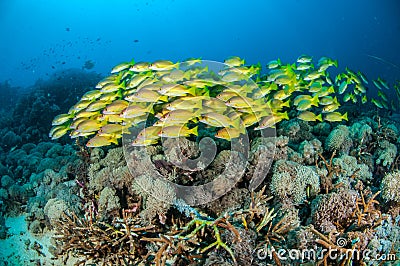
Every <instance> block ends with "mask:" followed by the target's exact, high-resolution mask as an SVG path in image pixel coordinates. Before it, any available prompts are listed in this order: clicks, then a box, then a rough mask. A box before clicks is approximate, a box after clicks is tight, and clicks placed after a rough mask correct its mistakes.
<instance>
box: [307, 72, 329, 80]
mask: <svg viewBox="0 0 400 266" xmlns="http://www.w3.org/2000/svg"><path fill="white" fill-rule="evenodd" d="M322 75H324V73H323V72H318V71H312V72H310V73H308V74H307V75H306V76H305V77H304V78H303V80H314V79H318V78H320V77H321V76H322Z"/></svg>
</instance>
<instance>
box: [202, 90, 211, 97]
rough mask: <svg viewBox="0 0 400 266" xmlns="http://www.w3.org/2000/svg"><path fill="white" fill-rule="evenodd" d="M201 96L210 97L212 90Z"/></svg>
mask: <svg viewBox="0 0 400 266" xmlns="http://www.w3.org/2000/svg"><path fill="white" fill-rule="evenodd" d="M201 96H206V97H210V90H208V89H207V90H206V92H205V93H204V94H203V95H201Z"/></svg>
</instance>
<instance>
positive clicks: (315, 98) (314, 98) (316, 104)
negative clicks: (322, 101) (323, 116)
mask: <svg viewBox="0 0 400 266" xmlns="http://www.w3.org/2000/svg"><path fill="white" fill-rule="evenodd" d="M318 104H319V97H318V93H316V94H315V96H314V97H313V98H312V99H311V105H314V106H318Z"/></svg>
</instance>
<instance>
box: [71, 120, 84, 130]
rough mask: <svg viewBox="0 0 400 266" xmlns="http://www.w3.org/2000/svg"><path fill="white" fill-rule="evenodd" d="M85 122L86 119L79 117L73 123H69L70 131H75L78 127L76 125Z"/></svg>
mask: <svg viewBox="0 0 400 266" xmlns="http://www.w3.org/2000/svg"><path fill="white" fill-rule="evenodd" d="M85 120H87V118H86V117H80V118H77V119H74V121H73V122H72V123H71V125H70V128H71V129H76V128H77V127H78V125H79V124H80V123H81V122H83V121H85Z"/></svg>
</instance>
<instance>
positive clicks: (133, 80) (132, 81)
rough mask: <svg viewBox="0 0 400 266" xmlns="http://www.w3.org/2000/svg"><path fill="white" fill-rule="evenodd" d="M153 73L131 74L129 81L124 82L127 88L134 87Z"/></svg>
mask: <svg viewBox="0 0 400 266" xmlns="http://www.w3.org/2000/svg"><path fill="white" fill-rule="evenodd" d="M152 76H153V74H152V73H151V72H145V73H139V74H136V75H135V76H133V77H132V78H131V79H130V80H129V82H128V83H127V84H126V88H127V89H132V88H136V87H137V86H139V85H140V84H141V83H142V82H143V81H145V80H146V79H150V78H152Z"/></svg>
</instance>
